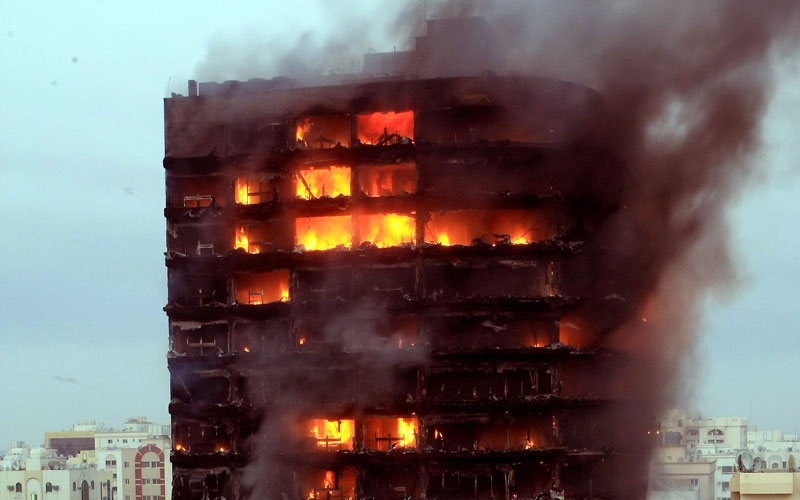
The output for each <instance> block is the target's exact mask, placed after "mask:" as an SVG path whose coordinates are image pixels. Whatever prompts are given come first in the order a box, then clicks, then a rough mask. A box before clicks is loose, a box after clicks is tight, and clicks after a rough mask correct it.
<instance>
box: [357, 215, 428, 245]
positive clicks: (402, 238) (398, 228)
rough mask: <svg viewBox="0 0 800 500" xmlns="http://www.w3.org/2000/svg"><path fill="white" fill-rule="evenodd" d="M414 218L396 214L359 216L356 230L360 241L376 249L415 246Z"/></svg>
mask: <svg viewBox="0 0 800 500" xmlns="http://www.w3.org/2000/svg"><path fill="white" fill-rule="evenodd" d="M416 221H417V219H416V217H413V216H408V215H398V214H377V215H361V216H359V217H358V229H359V234H360V239H361V241H369V242H371V243H373V244H374V245H375V246H377V247H378V248H386V247H392V246H398V245H402V244H404V243H410V244H412V245H413V244H415V243H416V241H417V238H416V232H417V224H416Z"/></svg>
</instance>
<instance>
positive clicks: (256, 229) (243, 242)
mask: <svg viewBox="0 0 800 500" xmlns="http://www.w3.org/2000/svg"><path fill="white" fill-rule="evenodd" d="M235 227H236V233H235V235H234V240H233V248H234V250H235V249H238V248H241V249H242V250H244V251H245V252H247V253H252V254H259V253H267V252H274V251H276V250H289V249H290V245H289V241H288V240H289V238H288V235H287V231H286V229H285V227H284V225H283V223H282V222H279V221H267V222H258V223H250V224H240V225H237V226H235Z"/></svg>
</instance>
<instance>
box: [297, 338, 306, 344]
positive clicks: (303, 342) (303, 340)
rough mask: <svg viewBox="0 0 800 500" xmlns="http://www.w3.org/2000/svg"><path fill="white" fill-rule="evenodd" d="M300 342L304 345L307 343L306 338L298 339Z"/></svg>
mask: <svg viewBox="0 0 800 500" xmlns="http://www.w3.org/2000/svg"><path fill="white" fill-rule="evenodd" d="M298 343H299V344H300V345H303V344H305V343H306V338H305V337H300V340H298Z"/></svg>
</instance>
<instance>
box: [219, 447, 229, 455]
mask: <svg viewBox="0 0 800 500" xmlns="http://www.w3.org/2000/svg"><path fill="white" fill-rule="evenodd" d="M226 451H228V450H226V449H225V447H224V446H217V453H224V452H226Z"/></svg>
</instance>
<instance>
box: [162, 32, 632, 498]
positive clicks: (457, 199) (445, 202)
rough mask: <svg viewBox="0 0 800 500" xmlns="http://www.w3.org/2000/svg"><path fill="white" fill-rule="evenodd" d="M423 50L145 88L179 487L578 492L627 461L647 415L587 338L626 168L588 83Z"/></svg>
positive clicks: (258, 494) (605, 314)
mask: <svg viewBox="0 0 800 500" xmlns="http://www.w3.org/2000/svg"><path fill="white" fill-rule="evenodd" d="M447 22H450V21H440V22H437V23H441V24H437V23H433V24H434V25H433V26H432V27H430V28H429V33H433V34H435V33H436V32H437V30H439V31H444V32H448V29H447V28H448V26H447V24H446V23H447ZM468 22H469V23H474V24H475V26H471V28H476V27H480V26H482V22H481V21H476V20H474V19H473V20H469V21H468ZM432 45H434V42H433V41H430V40H429V41H428V42H426V41H425V40H424V39H422V40H418V49H419V50H418V51H416V52H406V53H391V54H371V55H369V57H368V58H367V61H366V63H365V64H366V66H365V70H369V69H370V68H372V71H376V72H377V71H380V70H381V69H383V71H385V73H381V74H378V73H373V74H366V73H362V74H358V75H348V76H345V77H341V78H340V79H339V81H337V82H336V83H337V84H335V85H333V84H331V85H321V86H300V85H298V84H297V82H295V81H293V80H291V79H288V78H276V79H272V80H261V79H253V80H249V81H246V82H239V81H227V82H225V83H222V84H217V83H200V84H199V85H198V84H197V83H196V82H194V81H190V82H189V92H188V96H186V97H183V96H178V95H174V96H173V97H172V98H169V99H166V100H165V123H166V133H165V135H166V158H165V160H164V166H165V169H166V184H167V208H166V210H165V215H166V217H167V221H168V229H167V267H168V273H169V303H168V305H167V307H166V311H167V314H168V316H169V319H170V343H171V354H170V358H169V369H170V373H171V377H172V384H171V391H172V401H171V404H170V412H171V414H172V417H173V438H174V446H173V452H172V453H173V454H172V460H173V470H174V486H173V492H174V497H175V498H177V499H198V500H199V499H205V498H212V499H213V498H222V497H224V498H228V499H231V498H280V499H293V500H301V499H349V498H356V499H366V498H376V499H391V498H397V499H401V498H441V499H444V498H451V499H461V498H476V499H478V498H480V499H483V498H486V499H489V498H492V499H505V500H508V499H511V498H534V497H536V496H537V495H540V494H542V493H543V492H548V493H547V494H548V495H549V494H550V493H549V492H550V490H551V489H552V490H555V491H564V492H565V494H566V496H567V497H568V498H578V497H599V496H602V495H606V494H611V495H614V494H615V492H616V491H617V490H616V488H618V487H619V485H620V484H622V483H624V482H625V481H626V480H625V479H624V478H622V479H621V477H620V471H621V470H624V468H625V466H624V465H620V464H631V463H634V462H635V466H633V468H632V469H631V470H630V473H631V474H633V475H637V477H638V476H640V475H641V474H639V473H640V472H641V467H642V463H643V462H644V463H646V459H647V451H646V449H645V450H644V451H643V450H642V449H640V448H637V446H639V445H640V444H641V442H640V441H641V440H639V438H638V437H637V438H636V439H634V440H633V442H632V443H631V447H629V448H627V449H623V448H625V446H622V447H620V446H616V445H626V444H628V443H622V442H620V440H619V439H618V438H617V437H616V436H618V435H619V434H620V431H619V427H620V426H626V425H630V427H628V428H627V429H626V431H627V432H631V433H633V435H635V436H640V435H641V436H643V435H644V434H645V431H646V425H647V422H646V415H645V418H642V415H641V414H636V415H634V416H630V419H629V420H625V418H624V416H625V411H624V410H623V411H620V407H619V406H617V405H616V401H615V400H616V397H617V396H619V394H620V391H625V389H624V387H625V383H626V382H627V383H630V381H623V382H620V381H619V378H620V377H616V378H615V375H618V374H619V373H620V371H619V367H621V366H627V364H628V363H630V359H628V357H627V356H622V355H620V354H618V353H615V351H613V350H611V349H607V348H606V347H607V346H606V344H605V339H606V338H607V333H608V332H609V331H611V330H614V329H616V328H617V327H618V326H619V325H620V324H622V323H623V322H624V321H628V320H630V317H631V312H632V309H634V308H635V307H637V306H638V305H639V302H638V301H633V302H628V301H627V300H626V297H624V296H621V295H619V294H617V293H615V291H617V290H626V288H625V286H622V285H619V283H614V286H609V285H608V284H607V283H606V282H604V281H603V280H606V279H608V276H607V275H605V274H604V273H603V272H601V271H600V270H598V269H599V267H598V266H597V265H596V263H597V262H601V261H602V262H607V261H608V260H610V259H613V258H617V257H616V256H615V255H613V252H610V251H609V245H610V243H611V242H609V241H608V234H607V233H606V234H604V238H599V236H598V235H600V234H601V233H600V231H599V229H600V227H601V225H602V224H603V223H604V222H605V221H606V220H607V218H608V216H609V214H611V213H615V212H616V211H617V210H618V209H619V206H618V205H619V196H620V195H619V193H620V191H621V186H620V185H619V182H620V179H621V178H622V176H621V175H620V174H619V173H620V172H624V171H625V169H626V168H628V167H627V166H626V165H624V164H622V162H620V161H619V160H618V159H617V158H616V157H615V155H614V154H612V153H611V152H610V151H609V150H608V149H607V147H606V143H605V142H604V135H605V133H606V132H607V129H606V126H605V114H604V103H603V100H602V98H601V96H600V95H598V94H597V93H596V92H594V91H592V90H590V89H588V88H585V87H581V86H578V85H575V84H570V83H566V82H560V81H555V80H546V79H537V78H530V77H510V76H498V75H496V74H494V73H491V72H485V73H483V74H482V75H481V76H474V77H449V78H435V79H434V78H426V76H433V75H428V74H426V73H425V71H426V70H425V68H426V67H428V66H429V65H430V64H433V63H432V62H431V61H430V59H429V54H428V51H426V50H425V48H426V47H429V46H432ZM475 61H477V62H475ZM475 61H473V62H474V63H475V64H481V59H480V57H478V58H476V59H475ZM386 68H390V69H386ZM410 68H417V69H419V72H418V73H417V74H416V76H417V78H411V77H410V76H409V75H410ZM601 241H602V243H601ZM621 244H626V243H625V242H624V241H623V242H621ZM604 269H606V268H603V270H604ZM617 285H619V286H617ZM629 288H630V287H629ZM634 314H635V312H634ZM643 321H644V319H643ZM627 408H628V409H629V408H630V407H627ZM644 411H645V412H646V410H644ZM631 422H632V424H631ZM612 445H615V446H612ZM645 448H646V447H645ZM631 457H633V462H632V461H631ZM634 489H635V488H634ZM553 494H555V493H553Z"/></svg>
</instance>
